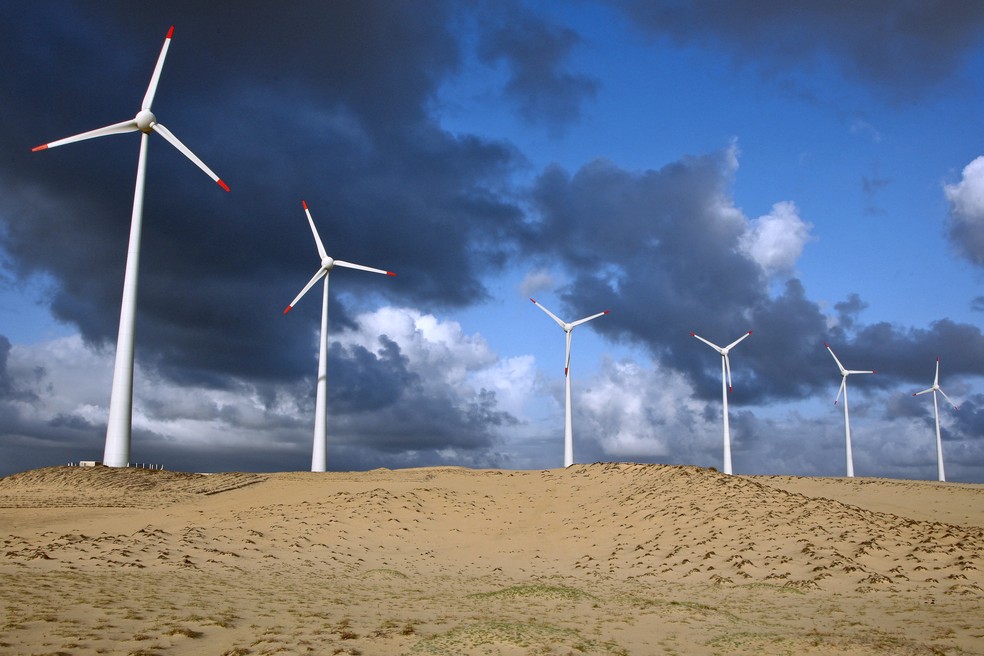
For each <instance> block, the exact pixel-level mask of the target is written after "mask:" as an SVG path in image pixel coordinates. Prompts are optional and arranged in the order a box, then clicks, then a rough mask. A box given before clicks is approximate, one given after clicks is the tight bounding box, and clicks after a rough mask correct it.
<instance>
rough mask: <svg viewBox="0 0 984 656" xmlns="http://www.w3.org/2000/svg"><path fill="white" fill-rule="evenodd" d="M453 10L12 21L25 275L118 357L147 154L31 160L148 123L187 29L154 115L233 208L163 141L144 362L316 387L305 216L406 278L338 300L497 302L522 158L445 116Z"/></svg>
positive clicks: (144, 317)
mask: <svg viewBox="0 0 984 656" xmlns="http://www.w3.org/2000/svg"><path fill="white" fill-rule="evenodd" d="M232 10H234V11H232ZM230 11H232V13H230ZM450 12H451V10H450V9H449V7H448V5H446V4H445V3H441V2H430V3H427V5H426V7H421V6H420V5H419V4H402V3H389V2H378V3H371V2H370V3H330V4H324V3H314V2H312V3H300V2H296V3H288V4H285V5H281V4H270V3H247V4H235V5H225V4H223V3H177V4H174V3H170V4H168V5H167V6H166V7H159V8H158V7H154V6H147V7H144V8H142V9H141V11H139V12H134V11H133V8H132V6H131V5H129V4H126V3H100V4H98V5H88V4H85V5H83V4H78V3H71V2H68V3H57V2H55V3H45V4H43V5H28V4H23V5H17V4H16V3H15V4H14V5H9V4H8V5H5V6H4V7H3V8H2V9H0V17H2V18H3V19H4V23H5V24H8V25H17V26H18V29H17V30H14V31H13V32H14V34H13V35H12V38H10V39H6V40H4V42H3V44H2V45H0V57H2V59H3V61H5V62H7V65H5V66H4V67H3V69H2V72H0V83H2V84H3V86H4V88H8V89H11V90H12V91H14V92H16V97H18V98H19V102H17V103H12V104H10V106H9V107H7V108H5V113H6V115H5V127H4V129H3V131H2V132H0V145H2V147H3V148H4V149H5V150H6V151H7V152H10V153H12V154H13V155H12V156H11V157H10V158H7V159H5V160H4V164H2V165H0V166H3V170H2V179H3V181H4V182H3V184H2V186H3V195H2V197H3V200H2V201H0V217H2V221H3V226H4V230H3V231H2V232H0V234H2V235H3V241H2V246H3V248H4V249H5V250H6V252H7V254H8V255H9V256H10V262H11V266H12V268H13V269H14V271H15V272H16V273H17V274H18V275H28V274H31V273H39V272H44V273H47V274H50V275H51V276H52V278H53V279H54V281H55V285H54V294H53V296H52V298H51V299H50V304H51V309H52V312H53V314H54V316H55V317H56V318H57V319H59V320H61V321H64V322H66V323H69V324H74V325H76V326H78V328H79V330H80V332H81V334H82V335H83V336H84V338H85V339H86V340H87V341H88V342H90V343H93V344H105V345H107V346H112V344H113V343H114V342H115V335H116V329H117V321H118V316H119V297H120V289H121V286H122V272H123V264H124V256H125V252H126V243H127V235H128V228H129V216H130V206H131V201H132V194H133V172H134V170H135V166H136V156H137V150H138V141H139V138H138V136H137V135H136V134H126V135H117V136H113V137H107V138H103V139H97V140H91V141H86V142H82V143H78V144H70V145H69V146H66V147H64V148H58V149H54V150H51V151H46V152H43V153H30V152H29V150H30V148H31V147H32V146H34V145H37V144H38V143H42V142H44V141H46V140H54V139H56V138H60V137H62V136H66V135H69V134H74V133H78V132H81V131H84V130H87V129H92V128H95V127H99V126H101V125H106V124H109V123H112V122H116V121H120V120H125V119H126V118H128V117H129V116H132V115H133V113H135V110H136V108H137V107H138V105H139V101H140V98H141V97H142V95H143V92H144V90H145V89H146V85H147V82H148V80H149V77H150V73H151V72H152V70H153V66H154V63H155V61H156V58H157V55H158V53H159V52H160V47H161V44H162V42H163V36H164V33H165V32H166V30H167V28H168V26H170V25H171V24H172V23H173V24H175V35H174V39H173V42H172V47H171V48H170V50H169V53H168V57H167V61H166V63H165V67H164V72H163V75H162V78H161V83H160V85H159V87H158V92H157V96H156V98H155V102H154V111H155V113H156V114H157V115H158V117H159V119H160V121H161V123H162V124H164V125H166V126H168V127H169V129H171V131H172V132H174V133H175V134H176V135H177V136H178V137H179V138H180V139H182V141H184V142H185V143H186V144H187V145H188V146H189V147H190V148H191V149H192V150H193V151H195V152H196V154H198V155H199V156H200V157H201V158H202V159H203V160H204V161H205V162H206V163H207V164H208V165H209V166H210V167H211V168H213V169H214V170H215V171H216V172H217V173H218V174H219V175H220V176H221V177H222V178H223V179H224V180H226V181H227V182H228V183H229V184H230V186H231V187H232V193H230V194H225V193H224V192H223V191H221V190H220V189H219V188H218V187H217V186H216V185H214V184H213V183H212V182H211V181H210V180H208V178H207V177H205V176H204V175H202V173H201V172H200V171H198V170H197V169H196V167H195V166H194V165H193V164H191V163H190V162H188V161H187V160H185V158H183V157H182V156H181V155H180V154H179V153H177V152H176V151H175V150H174V149H173V148H171V147H170V146H169V145H168V144H166V143H165V142H164V141H163V140H162V139H159V138H157V135H152V138H151V143H150V148H149V156H148V184H147V192H146V204H145V212H144V234H143V240H142V254H141V280H140V298H139V300H138V322H137V334H138V339H137V354H138V358H141V359H143V360H145V361H146V362H150V363H153V364H154V365H155V366H156V367H158V368H159V369H160V370H161V371H162V372H164V373H165V374H166V375H167V376H169V377H171V378H173V379H174V380H179V381H185V382H202V383H206V384H208V385H213V386H216V387H222V386H224V385H227V384H230V381H229V380H228V379H227V377H228V376H230V375H234V376H245V377H248V378H250V379H254V380H257V381H260V380H269V381H284V380H290V379H294V378H296V377H297V376H299V375H301V374H302V373H303V372H304V370H305V368H306V366H307V363H308V360H309V357H310V352H309V350H308V349H307V340H306V339H303V338H299V336H301V335H306V332H305V331H304V328H303V327H301V328H300V330H299V324H301V323H306V325H307V326H308V327H310V326H311V324H312V323H314V325H316V321H317V309H316V308H315V309H314V311H312V312H301V313H300V314H299V316H292V317H291V318H290V319H292V320H285V319H283V318H281V316H280V312H281V310H282V309H283V307H284V306H285V305H286V304H287V302H288V301H289V300H290V299H291V298H293V296H294V294H296V293H297V291H298V290H299V289H300V288H301V287H302V286H303V284H304V283H305V282H306V281H307V280H308V278H309V277H310V276H311V274H312V273H313V272H314V270H315V269H316V268H317V264H318V258H317V251H316V250H315V248H314V243H313V241H312V239H311V235H310V231H309V230H308V228H307V224H306V220H305V218H304V214H303V212H302V209H301V203H300V201H301V200H302V199H303V200H307V201H308V203H309V205H310V206H311V209H312V213H313V215H314V218H315V221H316V223H317V224H318V226H319V230H320V231H321V234H322V239H323V240H324V242H325V245H326V248H327V249H328V251H329V252H330V253H331V254H333V255H335V256H337V257H340V258H342V259H347V260H350V261H354V262H360V263H366V264H369V265H373V266H378V267H381V268H386V269H389V270H394V271H397V272H398V273H399V277H398V278H397V279H396V280H380V279H374V277H373V276H366V275H352V276H345V277H344V278H342V277H339V278H338V287H337V289H341V290H344V291H346V292H348V293H349V294H352V295H353V296H354V295H359V294H366V293H373V294H378V295H380V296H381V297H383V298H387V299H398V300H400V301H401V302H404V303H417V304H423V305H426V306H430V307H434V306H436V307H454V306H460V305H464V304H468V303H472V302H476V301H480V300H482V299H483V298H485V297H487V293H488V292H487V291H486V289H485V287H484V285H483V283H482V280H481V279H482V276H483V275H484V274H485V273H487V272H488V271H489V270H494V269H495V268H497V267H499V266H501V265H502V262H503V261H504V258H505V254H506V252H507V251H508V250H509V249H510V245H509V240H508V239H504V238H503V236H504V235H505V234H508V233H510V232H512V231H514V230H515V229H516V227H515V226H516V224H517V223H518V222H519V221H520V219H521V214H520V212H519V211H518V210H517V209H516V207H515V206H514V204H512V203H511V202H510V201H509V200H508V198H507V197H503V196H502V195H501V193H500V190H501V189H502V188H504V187H506V186H507V185H506V180H507V179H508V176H509V175H510V174H511V172H512V171H513V170H514V167H515V166H517V165H520V164H521V163H522V157H521V156H520V155H519V154H518V153H517V152H516V151H515V149H513V148H512V147H511V146H509V145H508V144H504V143H494V142H489V141H484V140H482V139H478V138H475V137H472V136H469V135H460V136H456V135H450V134H448V133H446V132H444V131H442V130H441V129H440V128H439V126H437V125H436V123H435V122H434V121H433V119H432V118H431V117H430V116H429V115H428V102H429V100H430V99H431V98H432V97H433V95H434V93H435V91H436V89H437V86H438V84H439V83H440V81H441V80H442V79H443V76H445V75H447V74H448V73H450V72H452V71H453V70H455V69H456V67H457V65H458V60H459V57H460V53H459V51H458V49H459V45H458V43H457V42H456V40H455V37H454V35H453V34H451V32H450V31H449V27H448V24H449V22H450V20H451V13H450ZM233 18H234V20H232V19H233ZM526 24H527V25H528V28H529V29H530V30H536V29H537V27H536V25H535V21H534V20H533V19H531V18H528V19H527V21H526ZM40 35H44V37H43V38H42V37H41V36H40ZM515 61H516V62H517V63H518V62H519V61H520V60H519V59H516V60H515ZM333 282H334V280H333ZM316 296H317V294H315V293H312V297H313V298H310V299H306V300H305V303H306V304H307V305H309V306H311V308H314V307H315V306H317V304H318V303H317V298H316ZM344 298H345V296H344V294H343V295H342V296H338V295H335V294H334V290H333V297H332V311H331V315H332V324H333V326H336V327H344V326H351V325H352V323H351V318H350V317H349V314H348V310H347V305H348V304H347V303H344V302H343V301H342V300H341V299H344Z"/></svg>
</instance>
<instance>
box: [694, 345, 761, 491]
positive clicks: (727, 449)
mask: <svg viewBox="0 0 984 656" xmlns="http://www.w3.org/2000/svg"><path fill="white" fill-rule="evenodd" d="M751 334H752V331H751V330H749V331H748V332H747V333H745V334H744V335H742V336H741V337H739V338H738V339H736V340H735V341H733V342H731V343H730V344H728V345H727V346H725V347H724V348H721V347H720V346H718V345H717V344H714V343H712V342H709V341H707V340H706V339H704V338H703V337H701V336H700V335H698V334H696V333H690V335H691V336H692V337H696V338H697V339H699V340H700V341H702V342H704V343H705V344H707V345H708V346H710V347H711V348H712V349H714V350H715V351H717V352H718V353H720V354H721V402H722V404H723V406H724V473H725V474H729V475H730V474H731V427H730V425H729V424H728V394H729V393H730V392H731V390H732V389H733V388H732V386H731V360H730V359H728V353H730V352H731V349H733V348H734V347H735V346H737V345H738V343H739V342H740V341H741V340H743V339H745V338H746V337H748V336H749V335H751Z"/></svg>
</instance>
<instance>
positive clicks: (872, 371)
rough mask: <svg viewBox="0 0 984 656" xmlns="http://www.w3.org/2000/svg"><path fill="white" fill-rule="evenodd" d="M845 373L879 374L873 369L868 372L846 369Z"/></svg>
mask: <svg viewBox="0 0 984 656" xmlns="http://www.w3.org/2000/svg"><path fill="white" fill-rule="evenodd" d="M844 373H846V374H876V373H878V372H877V371H875V370H874V369H871V370H868V371H860V370H858V369H845V370H844Z"/></svg>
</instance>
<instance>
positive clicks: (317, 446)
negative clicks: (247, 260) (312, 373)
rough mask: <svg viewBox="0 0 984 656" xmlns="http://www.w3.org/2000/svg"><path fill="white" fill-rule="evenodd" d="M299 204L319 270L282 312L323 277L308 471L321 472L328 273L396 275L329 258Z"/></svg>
mask: <svg viewBox="0 0 984 656" xmlns="http://www.w3.org/2000/svg"><path fill="white" fill-rule="evenodd" d="M301 204H302V205H303V206H304V213H305V214H306V215H307V220H308V223H309V224H310V225H311V232H312V233H313V234H314V243H315V244H317V246H318V255H320V256H321V268H319V269H318V271H317V273H315V274H314V277H313V278H311V280H310V281H309V282H308V284H306V285H304V289H302V290H301V293H300V294H298V295H297V296H295V297H294V300H293V301H291V302H290V305H288V306H287V307H286V308H285V309H284V314H287V313H288V312H290V311H291V310H292V309H293V308H294V306H295V305H296V304H297V302H298V301H299V300H301V297H302V296H304V295H305V294H306V293H307V291H308V290H309V289H311V287H313V286H314V283H316V282H318V281H319V280H321V279H322V278H324V279H325V285H324V291H323V292H322V295H321V348H320V350H319V351H318V395H317V401H316V403H315V408H314V448H313V449H312V452H311V471H313V472H323V471H328V272H329V271H331V270H332V269H333V268H335V267H336V266H340V267H348V268H349V269H361V270H362V271H371V272H373V273H383V274H386V275H387V276H395V275H396V274H395V273H393V272H392V271H384V270H382V269H374V268H372V267H367V266H362V265H361V264H352V263H351V262H343V261H341V260H336V259H334V258H331V257H329V256H328V253H327V252H326V251H325V247H324V245H323V244H322V243H321V237H320V236H318V229H317V228H315V227H314V219H313V218H311V210H309V209H308V205H307V203H306V202H305V201H301Z"/></svg>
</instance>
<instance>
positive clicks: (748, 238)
mask: <svg viewBox="0 0 984 656" xmlns="http://www.w3.org/2000/svg"><path fill="white" fill-rule="evenodd" d="M812 228H813V225H812V224H811V223H808V222H806V221H804V220H803V219H801V218H800V216H799V210H798V208H797V207H796V204H795V203H793V202H791V201H785V202H781V203H776V204H775V205H773V206H772V212H770V213H769V214H766V215H764V216H760V217H758V218H757V219H754V220H752V221H751V222H750V224H749V228H748V231H747V232H745V234H743V235H742V236H741V237H739V239H738V248H739V249H740V250H742V251H743V252H744V253H745V254H746V255H748V256H749V257H750V258H751V259H753V260H754V261H755V262H757V263H758V265H759V266H760V267H762V269H763V270H765V272H766V273H767V274H768V275H782V274H788V273H792V271H793V268H794V267H795V266H796V262H797V261H798V260H799V258H800V255H802V254H803V247H804V246H805V245H806V243H807V242H808V241H810V240H811V239H812V237H811V235H810V230H811V229H812Z"/></svg>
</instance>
